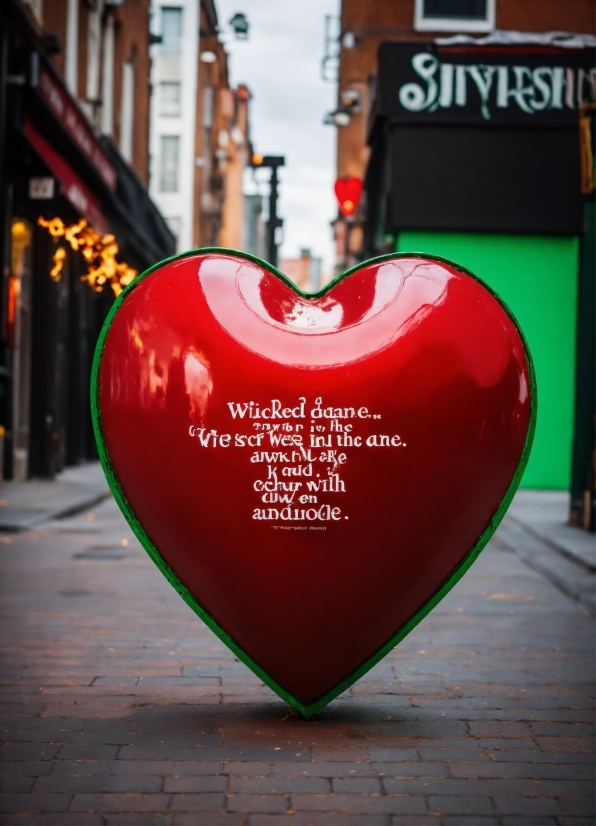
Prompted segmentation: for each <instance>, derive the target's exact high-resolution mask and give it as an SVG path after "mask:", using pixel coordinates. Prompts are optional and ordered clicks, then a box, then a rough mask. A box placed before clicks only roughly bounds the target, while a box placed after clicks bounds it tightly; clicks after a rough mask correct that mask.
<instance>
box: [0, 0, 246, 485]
mask: <svg viewBox="0 0 596 826" xmlns="http://www.w3.org/2000/svg"><path fill="white" fill-rule="evenodd" d="M240 27H242V20H240ZM249 100H250V93H249V91H248V89H247V87H246V86H242V85H241V86H238V88H236V89H231V88H230V86H229V83H228V74H227V55H226V52H225V50H224V47H223V45H222V44H221V42H220V39H219V37H218V20H217V13H216V9H215V6H214V5H213V2H212V0H180V2H176V4H175V5H170V4H169V3H168V4H165V3H164V4H161V3H157V2H153V4H151V3H150V0H134V2H133V0H5V2H3V3H2V4H1V5H0V203H1V205H2V228H1V232H0V257H1V260H2V279H1V280H0V312H1V316H0V318H1V323H0V445H3V448H4V456H3V475H4V477H5V478H13V479H16V480H23V479H26V478H27V477H28V476H30V475H33V476H50V477H51V476H53V475H54V474H55V473H57V472H58V471H60V470H61V469H62V468H64V467H65V466H66V465H72V464H77V463H79V462H82V461H85V460H88V459H91V458H95V457H96V452H95V444H94V439H93V434H92V430H91V420H90V415H89V379H90V374H91V366H92V359H93V353H94V348H95V342H96V340H97V336H98V334H99V331H100V329H101V325H102V324H103V321H104V319H105V317H106V315H107V313H108V311H109V309H110V307H111V305H112V303H113V301H114V299H115V297H116V296H117V295H118V294H119V292H120V291H121V290H122V288H123V287H124V286H126V284H128V283H130V281H131V280H132V279H133V278H134V277H135V275H136V274H137V272H141V271H142V270H144V269H146V268H147V267H149V266H151V265H153V264H155V263H156V262H157V261H160V260H161V259H163V258H166V257H168V256H170V255H173V254H174V253H175V252H176V251H181V250H185V249H190V248H193V247H197V246H215V245H222V246H230V247H235V248H241V247H242V246H243V245H244V246H247V247H248V246H251V245H252V246H253V247H255V246H258V239H257V236H258V232H259V230H260V223H259V220H254V221H253V222H252V224H251V225H250V227H249V229H250V230H251V232H252V234H251V232H248V233H247V222H246V220H245V199H244V195H243V192H242V176H243V170H244V167H245V166H246V164H247V160H248V158H249V157H250V149H249V127H248V105H249ZM150 195H151V197H150ZM2 436H3V438H2Z"/></svg>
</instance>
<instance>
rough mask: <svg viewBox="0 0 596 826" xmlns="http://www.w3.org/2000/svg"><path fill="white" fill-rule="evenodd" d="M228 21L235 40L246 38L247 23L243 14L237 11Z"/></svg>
mask: <svg viewBox="0 0 596 826" xmlns="http://www.w3.org/2000/svg"><path fill="white" fill-rule="evenodd" d="M229 22H230V26H231V27H232V31H233V32H234V34H235V36H236V39H237V40H248V29H249V24H248V20H247V17H246V15H245V14H243V13H242V12H240V11H238V12H236V14H235V15H234V16H233V17H231V18H230V21H229Z"/></svg>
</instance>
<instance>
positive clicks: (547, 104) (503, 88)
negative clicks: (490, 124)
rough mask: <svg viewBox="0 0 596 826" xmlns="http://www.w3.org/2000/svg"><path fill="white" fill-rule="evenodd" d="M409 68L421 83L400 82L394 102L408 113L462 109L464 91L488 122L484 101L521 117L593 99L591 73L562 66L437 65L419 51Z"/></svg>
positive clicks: (594, 76) (594, 74) (595, 80)
mask: <svg viewBox="0 0 596 826" xmlns="http://www.w3.org/2000/svg"><path fill="white" fill-rule="evenodd" d="M412 68H413V69H414V71H415V72H416V74H417V75H418V77H419V78H420V79H421V80H422V81H423V83H422V84H420V83H404V85H403V86H401V88H400V89H399V92H398V98H399V102H400V103H401V105H402V106H403V107H404V109H407V110H408V112H436V111H437V109H439V108H442V109H449V108H451V107H453V106H455V107H464V106H467V105H468V96H469V93H470V90H472V91H473V92H474V95H476V94H477V96H478V98H479V100H480V112H481V114H482V117H483V118H485V120H490V116H491V113H490V106H489V104H490V102H491V100H492V101H493V102H494V105H495V106H496V107H497V108H498V109H508V108H509V107H510V106H513V107H517V109H519V110H520V111H522V112H525V113H526V114H527V115H533V114H534V113H535V112H541V111H543V110H545V109H563V107H566V108H568V109H578V108H580V107H581V106H582V105H583V104H584V103H585V102H586V101H593V100H594V99H595V98H596V93H595V89H596V69H591V70H590V71H589V72H586V71H585V70H584V69H569V68H565V67H563V66H539V67H537V68H535V69H531V68H530V67H529V66H487V65H485V64H478V65H472V66H470V65H468V64H465V65H464V64H455V63H441V62H440V61H439V60H438V59H437V58H436V57H435V56H434V55H432V54H429V53H428V52H420V53H419V54H416V55H414V57H413V58H412Z"/></svg>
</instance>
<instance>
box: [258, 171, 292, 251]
mask: <svg viewBox="0 0 596 826" xmlns="http://www.w3.org/2000/svg"><path fill="white" fill-rule="evenodd" d="M285 162H286V159H285V158H284V156H283V155H253V156H252V166H253V168H255V169H262V168H265V169H270V170H271V178H270V181H269V183H270V191H269V220H268V221H267V260H268V261H269V263H270V264H272V265H273V266H274V267H277V242H276V238H275V235H276V232H275V231H276V229H277V228H278V227H281V226H283V220H282V219H281V218H279V217H278V215H277V185H278V183H279V181H278V178H277V170H278V168H279V167H280V166H285Z"/></svg>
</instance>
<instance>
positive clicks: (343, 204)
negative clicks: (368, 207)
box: [334, 178, 362, 216]
mask: <svg viewBox="0 0 596 826" xmlns="http://www.w3.org/2000/svg"><path fill="white" fill-rule="evenodd" d="M334 189H335V197H336V198H337V202H338V204H339V208H340V210H341V211H342V213H343V214H344V215H346V216H347V215H351V214H352V213H353V212H354V210H355V209H356V207H357V206H358V201H359V200H360V196H361V195H362V181H361V180H360V178H338V179H337V181H336V182H335V186H334Z"/></svg>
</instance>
